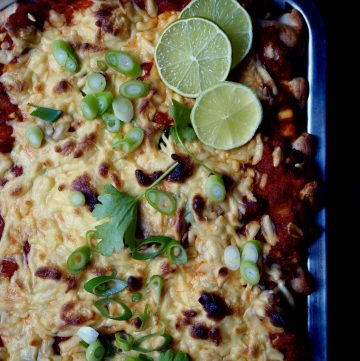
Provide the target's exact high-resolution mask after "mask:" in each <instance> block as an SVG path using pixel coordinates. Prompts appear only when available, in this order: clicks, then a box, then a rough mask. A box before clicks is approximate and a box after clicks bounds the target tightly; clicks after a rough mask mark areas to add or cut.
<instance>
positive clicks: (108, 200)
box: [92, 162, 179, 256]
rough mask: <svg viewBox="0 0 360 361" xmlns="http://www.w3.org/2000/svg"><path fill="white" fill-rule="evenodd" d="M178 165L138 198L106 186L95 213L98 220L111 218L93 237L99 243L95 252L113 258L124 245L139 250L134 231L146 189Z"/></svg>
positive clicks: (174, 166) (176, 164)
mask: <svg viewBox="0 0 360 361" xmlns="http://www.w3.org/2000/svg"><path fill="white" fill-rule="evenodd" d="M178 165H179V163H178V162H176V163H174V164H173V165H172V166H171V167H170V168H169V169H168V170H167V171H166V172H165V173H164V174H163V175H162V176H161V177H160V178H159V179H157V180H156V181H155V182H154V183H153V184H152V185H151V186H149V187H148V188H147V189H146V190H145V191H144V192H142V193H141V194H140V195H138V196H136V197H134V196H130V195H128V194H125V193H122V192H120V191H118V190H117V189H116V188H115V187H114V186H112V185H111V184H107V185H105V187H104V189H105V191H104V192H103V193H102V194H101V195H100V196H99V197H98V200H99V201H100V203H99V204H97V205H96V206H95V208H94V210H93V212H92V214H93V215H94V216H95V217H96V219H97V220H101V219H105V218H108V217H110V220H109V221H108V222H105V223H103V224H101V225H99V226H96V227H95V232H94V234H93V237H94V238H95V239H98V240H100V242H99V243H98V244H97V246H96V249H97V250H98V251H99V252H100V253H101V254H102V255H103V256H111V255H112V254H113V252H114V251H115V252H117V253H119V252H120V251H121V249H122V248H123V247H124V242H125V243H126V244H127V245H128V246H129V248H130V249H131V250H134V249H135V248H136V239H135V231H136V223H137V213H138V203H139V200H140V199H141V198H143V197H144V195H145V193H146V191H147V190H149V189H152V188H154V187H155V186H156V185H158V184H159V183H160V182H161V181H162V180H163V179H164V178H165V177H167V176H168V175H169V174H170V173H171V172H172V171H173V170H174V169H175V168H176V167H177V166H178Z"/></svg>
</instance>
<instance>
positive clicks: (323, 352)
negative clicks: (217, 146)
mask: <svg viewBox="0 0 360 361" xmlns="http://www.w3.org/2000/svg"><path fill="white" fill-rule="evenodd" d="M274 1H275V2H276V3H278V4H279V5H280V6H282V7H284V6H285V5H286V4H289V5H290V6H291V7H293V8H295V9H297V10H298V11H300V12H301V13H302V15H303V17H304V19H305V21H306V23H307V26H308V32H309V48H308V74H307V76H308V80H309V89H310V93H309V99H308V102H307V119H308V123H307V124H308V125H307V128H308V129H307V130H308V132H309V133H311V134H313V135H315V136H316V137H317V139H318V152H317V155H316V160H317V163H318V165H319V168H320V170H321V173H322V175H323V178H325V176H326V89H327V87H326V36H325V27H324V23H323V20H322V18H321V16H320V13H319V12H318V10H317V8H316V7H315V5H314V4H313V2H312V0H274ZM14 2H15V1H14V0H0V10H1V9H4V8H5V7H6V6H8V5H10V4H11V3H14ZM326 219H327V211H326V209H323V210H321V211H320V212H319V214H318V216H317V223H318V224H319V225H320V226H321V227H322V228H323V233H322V234H321V236H320V237H319V238H318V239H317V240H316V241H315V242H314V243H313V244H312V245H311V247H310V249H309V258H308V267H309V271H310V272H311V274H312V275H313V276H314V278H315V280H316V283H317V288H316V290H315V292H314V293H312V294H311V295H310V296H309V297H308V301H307V305H308V313H307V314H308V320H307V324H308V335H309V340H310V343H311V346H312V361H328V342H327V340H328V338H327V336H328V334H327V320H328V304H327V245H326V238H327V237H326V236H327V223H326Z"/></svg>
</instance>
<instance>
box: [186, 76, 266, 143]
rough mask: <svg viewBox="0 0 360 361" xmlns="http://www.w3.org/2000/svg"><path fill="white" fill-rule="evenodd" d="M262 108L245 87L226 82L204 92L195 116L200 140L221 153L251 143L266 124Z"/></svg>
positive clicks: (194, 111) (192, 115)
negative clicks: (262, 124) (262, 122)
mask: <svg viewBox="0 0 360 361" xmlns="http://www.w3.org/2000/svg"><path fill="white" fill-rule="evenodd" d="M262 115H263V113H262V106H261V103H260V101H259V99H258V98H257V96H256V95H255V93H254V92H253V91H252V90H251V89H249V88H248V87H246V86H245V85H242V84H238V83H232V82H222V83H219V84H216V85H214V86H212V87H211V88H209V89H207V90H206V91H204V92H203V93H202V94H201V96H200V97H199V98H198V99H197V100H196V103H195V105H194V108H193V109H192V112H191V123H192V125H193V128H194V130H195V133H196V135H197V137H198V138H199V140H200V141H201V142H203V143H204V144H206V145H208V146H211V147H214V148H216V149H221V150H230V149H233V148H237V147H240V146H242V145H244V144H246V143H248V142H249V141H250V140H251V139H252V138H253V136H254V134H255V133H256V130H257V129H258V127H259V125H260V123H261V121H262Z"/></svg>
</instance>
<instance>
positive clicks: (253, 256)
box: [241, 240, 261, 263]
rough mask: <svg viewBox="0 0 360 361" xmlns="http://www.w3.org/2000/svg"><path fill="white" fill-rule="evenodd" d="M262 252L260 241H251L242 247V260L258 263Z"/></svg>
mask: <svg viewBox="0 0 360 361" xmlns="http://www.w3.org/2000/svg"><path fill="white" fill-rule="evenodd" d="M260 251H261V243H260V242H259V241H255V240H254V241H249V242H246V243H245V244H244V246H243V247H242V252H241V258H242V259H243V260H244V261H251V262H253V263H257V261H258V260H259V253H260Z"/></svg>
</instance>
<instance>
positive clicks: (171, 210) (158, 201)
mask: <svg viewBox="0 0 360 361" xmlns="http://www.w3.org/2000/svg"><path fill="white" fill-rule="evenodd" d="M145 197H146V200H147V201H148V202H149V204H150V205H151V206H152V207H154V208H155V209H156V210H157V211H159V212H160V213H162V214H165V215H166V216H172V215H174V214H175V212H176V209H177V200H176V198H175V197H174V196H173V195H172V194H170V193H168V192H164V191H161V190H158V189H148V190H147V191H146V193H145Z"/></svg>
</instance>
